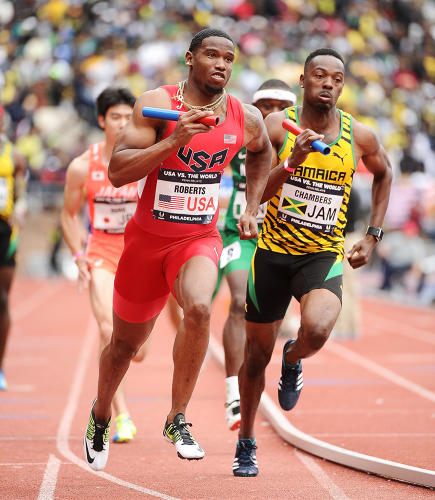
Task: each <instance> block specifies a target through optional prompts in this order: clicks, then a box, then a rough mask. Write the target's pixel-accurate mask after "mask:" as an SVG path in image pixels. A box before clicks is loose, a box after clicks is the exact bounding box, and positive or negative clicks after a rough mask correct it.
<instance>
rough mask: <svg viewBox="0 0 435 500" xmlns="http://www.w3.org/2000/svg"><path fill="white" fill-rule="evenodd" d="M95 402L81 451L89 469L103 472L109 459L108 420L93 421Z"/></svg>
mask: <svg viewBox="0 0 435 500" xmlns="http://www.w3.org/2000/svg"><path fill="white" fill-rule="evenodd" d="M96 401H97V399H95V400H94V402H93V404H92V408H91V414H90V416H89V422H88V427H87V429H86V434H85V438H84V440H83V451H84V453H85V458H86V462H87V463H88V465H89V467H90V468H91V469H93V470H103V469H104V467H106V463H107V459H108V457H109V431H110V418H109V420H108V422H100V421H96V420H95V415H94V406H95V403H96Z"/></svg>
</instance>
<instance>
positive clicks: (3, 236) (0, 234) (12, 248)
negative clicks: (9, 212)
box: [0, 218, 17, 267]
mask: <svg viewBox="0 0 435 500" xmlns="http://www.w3.org/2000/svg"><path fill="white" fill-rule="evenodd" d="M16 245H17V241H16V237H12V228H11V226H10V225H9V224H8V223H7V222H6V221H5V220H4V219H2V218H0V267H14V266H15V253H16Z"/></svg>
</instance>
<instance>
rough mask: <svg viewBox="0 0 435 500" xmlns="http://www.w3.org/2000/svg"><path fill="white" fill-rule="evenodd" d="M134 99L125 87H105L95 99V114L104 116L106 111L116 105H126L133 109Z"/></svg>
mask: <svg viewBox="0 0 435 500" xmlns="http://www.w3.org/2000/svg"><path fill="white" fill-rule="evenodd" d="M135 102H136V98H135V97H134V95H133V94H132V93H131V91H130V90H129V89H127V88H125V87H107V88H106V89H104V90H103V92H101V93H100V95H99V96H98V97H97V114H98V116H106V113H107V110H108V109H109V108H111V107H112V106H116V105H117V104H127V105H128V106H130V107H132V108H133V107H134V103H135Z"/></svg>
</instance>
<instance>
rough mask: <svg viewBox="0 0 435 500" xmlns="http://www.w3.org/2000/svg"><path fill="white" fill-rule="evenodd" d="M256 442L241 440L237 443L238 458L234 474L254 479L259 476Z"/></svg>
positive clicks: (235, 461) (234, 465)
mask: <svg viewBox="0 0 435 500" xmlns="http://www.w3.org/2000/svg"><path fill="white" fill-rule="evenodd" d="M256 449H257V447H256V446H255V441H254V442H252V441H251V440H250V439H239V440H238V441H237V448H236V456H235V457H234V462H233V474H234V475H235V476H241V477H253V476H256V475H257V474H258V464H257V457H256V455H255V450H256Z"/></svg>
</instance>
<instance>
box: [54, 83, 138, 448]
mask: <svg viewBox="0 0 435 500" xmlns="http://www.w3.org/2000/svg"><path fill="white" fill-rule="evenodd" d="M134 103H135V97H134V95H133V94H132V93H131V92H130V91H129V90H128V89H125V88H112V87H109V88H107V89H105V90H103V92H101V94H100V95H99V96H98V98H97V114H98V123H99V125H100V127H101V128H102V129H103V130H104V136H105V140H104V142H100V143H98V144H92V145H91V146H90V147H89V149H88V150H86V151H85V152H84V153H83V154H81V155H80V156H78V157H77V158H75V159H74V160H73V161H72V162H71V164H70V165H69V167H68V170H67V175H66V183H65V189H64V203H63V208H62V212H61V223H62V231H63V235H64V237H65V241H66V243H67V245H68V246H69V248H70V250H71V253H72V254H73V256H74V261H75V263H76V265H77V268H78V271H79V275H78V286H79V289H82V288H88V287H89V296H90V300H91V305H92V310H93V313H94V316H95V319H96V320H97V324H98V329H99V332H100V350H102V349H103V347H105V346H106V345H107V344H108V342H109V340H110V336H111V334H112V300H113V281H114V279H115V271H116V267H117V265H118V261H119V258H120V256H121V252H122V249H123V247H124V229H125V225H126V223H127V221H128V219H129V218H130V217H131V216H132V215H133V214H134V211H135V209H136V204H137V183H133V184H129V185H126V186H123V187H122V188H120V189H117V188H114V187H113V186H112V184H111V183H110V181H109V178H108V176H107V167H108V164H109V160H110V156H111V154H112V150H113V146H114V144H115V138H116V135H117V134H118V133H119V131H120V130H121V129H122V127H124V126H125V124H126V123H127V121H128V120H129V119H130V116H131V114H132V112H133V106H134ZM85 197H86V198H87V202H88V208H89V221H90V226H91V234H90V235H89V238H88V242H87V247H86V251H85V252H83V242H82V239H83V238H82V235H83V234H84V232H85V230H84V228H83V227H82V224H81V222H80V220H79V217H78V213H79V211H80V209H81V206H82V204H83V201H84V199H85ZM144 355H145V354H144V352H142V351H141V352H140V354H139V355H138V356H137V358H136V359H135V361H140V360H141V359H143V357H144ZM112 404H113V409H114V411H115V413H116V419H115V421H116V434H115V436H114V438H113V440H114V441H115V442H118V443H123V442H127V441H131V440H132V439H133V437H134V435H135V434H136V427H135V425H134V423H133V421H132V420H131V418H130V415H129V412H128V409H127V405H126V402H125V398H124V391H123V389H122V387H119V389H118V390H117V391H116V393H115V395H114V397H113V401H112Z"/></svg>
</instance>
